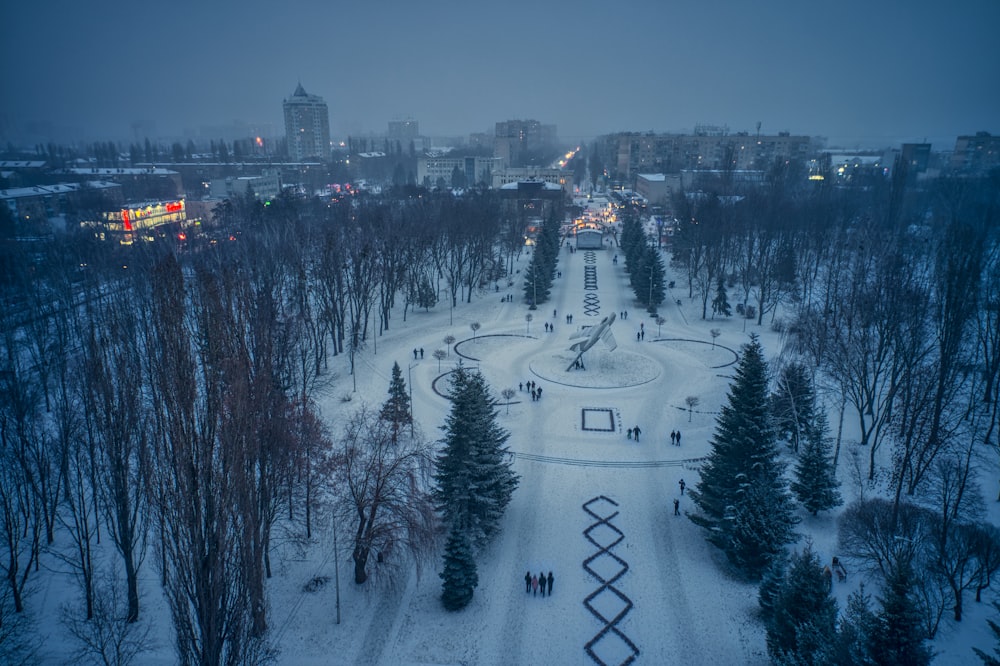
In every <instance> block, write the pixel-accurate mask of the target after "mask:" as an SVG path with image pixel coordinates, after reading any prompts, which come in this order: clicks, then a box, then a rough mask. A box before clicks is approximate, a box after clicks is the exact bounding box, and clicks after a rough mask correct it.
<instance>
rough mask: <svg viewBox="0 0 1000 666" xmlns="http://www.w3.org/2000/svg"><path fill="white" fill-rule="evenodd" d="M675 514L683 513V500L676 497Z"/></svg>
mask: <svg viewBox="0 0 1000 666" xmlns="http://www.w3.org/2000/svg"><path fill="white" fill-rule="evenodd" d="M674 515H675V516H679V515H681V501H680V500H679V499H677V498H676V497H675V498H674Z"/></svg>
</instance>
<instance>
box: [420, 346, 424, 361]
mask: <svg viewBox="0 0 1000 666" xmlns="http://www.w3.org/2000/svg"><path fill="white" fill-rule="evenodd" d="M423 357H424V348H423V347H421V348H420V358H423Z"/></svg>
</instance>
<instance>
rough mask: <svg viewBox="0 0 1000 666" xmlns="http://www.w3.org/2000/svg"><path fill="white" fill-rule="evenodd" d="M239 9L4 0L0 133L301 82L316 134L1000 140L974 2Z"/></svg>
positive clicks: (227, 106) (176, 125)
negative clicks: (711, 132)
mask: <svg viewBox="0 0 1000 666" xmlns="http://www.w3.org/2000/svg"><path fill="white" fill-rule="evenodd" d="M238 7H239V9H238V10H237V6H236V5H230V4H229V3H219V4H213V5H209V6H202V5H196V4H195V3H193V2H190V1H189V0H181V1H180V2H176V3H174V4H172V5H171V7H170V11H169V12H159V13H155V12H153V10H140V9H137V8H136V7H135V5H134V4H129V3H124V2H121V0H107V1H106V2H104V3H101V6H100V7H96V8H95V6H94V5H78V4H72V3H61V2H55V3H50V4H46V3H35V4H28V3H22V4H18V5H17V6H8V7H5V9H4V10H3V14H4V16H5V17H6V18H8V19H9V20H5V21H3V22H2V23H3V27H0V63H2V65H0V89H3V90H4V91H5V101H4V103H3V105H2V107H0V134H6V135H7V136H5V137H4V139H5V140H14V139H17V138H18V136H19V135H23V132H24V130H25V129H26V128H28V129H33V130H34V132H35V133H36V134H42V133H44V132H45V131H46V128H50V129H51V130H52V131H53V132H55V133H57V135H58V134H60V133H61V134H64V135H74V134H75V135H79V136H80V138H81V139H88V140H93V139H113V140H126V141H127V140H133V139H134V138H137V137H139V136H150V138H156V137H161V136H176V137H184V136H187V137H191V138H195V139H198V138H205V139H208V138H210V137H209V136H204V137H200V136H199V134H200V131H201V128H203V127H225V126H228V125H241V124H245V125H246V126H249V127H254V126H255V127H262V128H266V127H270V128H271V129H272V132H273V133H272V136H278V135H280V134H281V128H282V127H283V122H282V100H283V99H284V98H287V97H288V96H289V94H290V92H291V91H292V90H294V89H295V87H296V85H297V84H300V83H301V84H302V85H303V86H304V87H305V89H306V90H308V91H309V93H312V94H316V95H319V96H320V97H323V98H324V99H325V100H326V102H327V104H328V105H329V111H330V132H331V135H333V136H334V137H345V136H348V135H364V134H370V133H385V131H386V127H387V124H388V122H389V121H391V120H394V119H402V118H413V119H415V120H417V121H418V122H419V123H420V129H421V133H422V134H424V135H429V136H442V135H444V136H461V135H467V134H469V133H472V132H483V131H492V129H493V127H494V125H495V123H496V122H497V121H503V120H507V119H529V118H530V119H536V120H538V121H540V122H542V123H545V124H552V125H556V126H557V128H558V135H559V138H560V139H561V140H563V141H565V142H574V141H584V140H588V139H590V138H593V137H594V136H597V135H601V134H608V133H613V132H618V131H638V132H647V131H655V132H669V131H691V130H693V129H694V127H695V126H696V125H698V124H703V123H704V124H710V125H724V126H728V127H729V129H730V130H731V131H733V132H738V131H751V132H752V131H755V129H756V126H757V123H758V122H759V123H760V124H761V125H760V131H761V132H762V133H765V134H776V133H778V132H781V131H788V132H791V133H792V134H809V135H818V136H825V137H827V138H828V139H829V141H830V143H831V145H843V146H846V147H853V146H859V147H866V146H871V147H877V146H885V145H892V144H896V143H900V142H904V141H929V142H932V143H936V144H938V145H937V146H936V147H939V148H943V147H945V146H943V145H941V142H942V141H943V142H954V138H955V137H956V136H959V135H963V134H974V133H975V132H977V131H989V132H993V133H997V132H998V131H1000V127H998V126H997V124H996V123H997V119H998V118H1000V87H998V86H996V85H995V82H996V81H998V80H1000V57H998V54H997V50H998V49H997V47H996V46H995V44H994V43H993V42H992V26H994V25H997V24H998V23H1000V4H998V3H995V2H991V1H990V0H958V1H957V2H953V3H950V4H949V5H948V7H947V9H946V10H942V9H941V8H940V6H939V5H937V4H936V3H935V4H931V3H930V2H926V1H923V0H921V1H920V2H908V3H902V2H887V3H883V4H881V5H879V6H878V7H875V8H872V7H870V6H868V4H866V3H862V2H859V1H857V0H847V1H845V2H841V3H838V4H836V5H830V6H823V7H818V6H812V5H808V4H807V3H799V2H792V1H790V0H778V1H776V2H771V3H767V4H766V5H753V6H751V5H747V6H743V5H742V4H736V3H727V2H722V1H721V0H720V1H715V2H711V1H710V2H702V3H697V5H686V4H682V3H663V2H654V1H652V0H641V1H636V2H629V3H624V4H621V5H616V6H615V7H613V8H612V7H610V6H607V5H605V4H603V3H597V2H591V1H585V2H578V3H572V4H570V3H564V2H555V3H545V4H544V5H540V4H538V3H536V4H529V3H527V2H524V1H523V0H514V1H513V2H509V3H506V4H505V5H504V6H503V7H502V9H501V8H485V7H469V6H467V5H462V4H458V3H452V2H443V1H434V2H428V3H422V4H419V5H416V4H412V5H411V4H403V3H399V2H393V1H387V0H384V1H383V2H376V3H368V4H366V5H365V6H364V7H361V6H358V7H350V6H330V5H327V4H324V3H316V2H311V1H306V0H299V1H298V2H294V3H292V4H290V5H287V7H284V8H283V9H282V10H281V11H276V10H275V8H274V6H273V5H270V4H264V3H260V2H250V3H241V4H240V5H239V6H238ZM109 55H110V57H109Z"/></svg>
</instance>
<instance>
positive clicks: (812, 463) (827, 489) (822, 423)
mask: <svg viewBox="0 0 1000 666" xmlns="http://www.w3.org/2000/svg"><path fill="white" fill-rule="evenodd" d="M815 421H816V422H815V425H814V426H813V427H812V428H810V429H809V432H808V433H807V436H806V441H805V445H804V446H803V448H802V452H801V454H800V455H799V462H798V464H797V465H796V466H795V481H793V482H792V492H794V493H795V496H796V497H797V498H798V499H799V502H801V503H802V506H804V507H805V508H806V510H807V511H809V513H811V514H812V515H814V516H815V515H816V514H817V513H819V512H820V511H826V510H828V509H832V508H833V507H835V506H840V505H841V504H842V503H843V501H844V500H843V499H842V498H841V497H840V491H838V490H837V488H839V487H840V481H838V480H837V477H836V475H835V474H834V469H833V458H832V456H831V454H830V445H829V441H828V439H827V437H826V434H827V425H826V414H825V413H824V412H823V410H820V411H819V413H818V414H817V417H816V419H815Z"/></svg>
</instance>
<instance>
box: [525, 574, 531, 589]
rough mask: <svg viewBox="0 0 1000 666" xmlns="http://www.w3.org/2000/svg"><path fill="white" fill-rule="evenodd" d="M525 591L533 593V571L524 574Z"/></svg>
mask: <svg viewBox="0 0 1000 666" xmlns="http://www.w3.org/2000/svg"><path fill="white" fill-rule="evenodd" d="M524 591H525V592H527V593H528V594H531V572H530V571H529V572H528V573H526V574H524Z"/></svg>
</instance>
